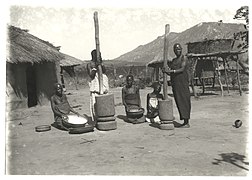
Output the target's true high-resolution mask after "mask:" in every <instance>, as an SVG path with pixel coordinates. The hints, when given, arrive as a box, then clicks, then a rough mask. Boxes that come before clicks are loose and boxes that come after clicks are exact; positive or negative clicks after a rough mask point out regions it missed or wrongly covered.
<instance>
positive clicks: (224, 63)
mask: <svg viewBox="0 0 252 180" xmlns="http://www.w3.org/2000/svg"><path fill="white" fill-rule="evenodd" d="M222 59H223V66H224V72H225V81H226V85H227V91H228V93H229V86H228V83H229V82H228V75H227V68H226V60H227V59H226V57H222Z"/></svg>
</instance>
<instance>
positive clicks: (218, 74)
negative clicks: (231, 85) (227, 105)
mask: <svg viewBox="0 0 252 180" xmlns="http://www.w3.org/2000/svg"><path fill="white" fill-rule="evenodd" d="M216 65H217V67H216V68H217V77H218V82H219V84H220V88H221V96H223V85H222V83H221V77H220V70H219V60H218V57H217V58H216Z"/></svg>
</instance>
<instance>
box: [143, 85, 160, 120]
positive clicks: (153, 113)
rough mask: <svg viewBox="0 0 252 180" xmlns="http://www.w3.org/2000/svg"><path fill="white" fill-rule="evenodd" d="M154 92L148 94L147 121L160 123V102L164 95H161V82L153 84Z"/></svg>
mask: <svg viewBox="0 0 252 180" xmlns="http://www.w3.org/2000/svg"><path fill="white" fill-rule="evenodd" d="M151 87H152V88H153V92H152V93H149V94H147V115H146V121H147V122H150V123H160V119H159V116H158V115H159V113H158V100H161V99H163V95H162V94H160V91H161V84H160V83H159V82H153V84H152V86H151Z"/></svg>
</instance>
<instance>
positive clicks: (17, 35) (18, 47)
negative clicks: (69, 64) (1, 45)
mask: <svg viewBox="0 0 252 180" xmlns="http://www.w3.org/2000/svg"><path fill="white" fill-rule="evenodd" d="M6 48H7V57H6V61H7V62H9V63H24V62H30V63H40V62H42V61H49V62H55V61H59V60H60V59H62V58H63V56H62V54H61V53H60V52H59V48H58V47H55V46H53V45H52V44H50V43H49V42H47V41H44V40H42V39H39V38H37V37H36V36H33V35H31V34H29V33H28V30H23V29H20V28H17V27H14V26H8V37H7V47H6Z"/></svg>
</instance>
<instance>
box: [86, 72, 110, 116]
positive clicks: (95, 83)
mask: <svg viewBox="0 0 252 180" xmlns="http://www.w3.org/2000/svg"><path fill="white" fill-rule="evenodd" d="M102 78H103V79H102V80H103V86H102V92H103V93H108V91H109V83H108V77H107V75H106V74H102ZM88 85H89V90H90V113H91V117H92V120H93V121H94V120H95V108H94V105H95V96H97V95H99V92H100V90H99V79H98V73H96V74H95V78H94V79H92V80H91V81H89V83H88Z"/></svg>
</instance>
